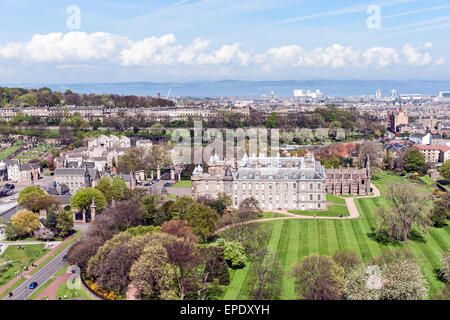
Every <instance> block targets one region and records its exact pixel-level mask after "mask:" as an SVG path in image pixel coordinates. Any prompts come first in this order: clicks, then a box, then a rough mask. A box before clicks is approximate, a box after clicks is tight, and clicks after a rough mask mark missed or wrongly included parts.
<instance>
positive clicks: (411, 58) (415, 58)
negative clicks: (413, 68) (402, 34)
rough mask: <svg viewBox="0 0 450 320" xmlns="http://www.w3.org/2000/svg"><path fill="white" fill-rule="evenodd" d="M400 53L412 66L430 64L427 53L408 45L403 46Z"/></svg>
mask: <svg viewBox="0 0 450 320" xmlns="http://www.w3.org/2000/svg"><path fill="white" fill-rule="evenodd" d="M402 53H403V56H404V57H405V58H406V60H407V61H408V63H409V64H412V65H419V66H421V65H427V64H430V62H431V60H432V58H431V55H430V54H429V53H428V52H424V53H422V52H420V50H419V49H417V48H414V47H413V46H411V45H409V44H405V45H404V46H403V48H402Z"/></svg>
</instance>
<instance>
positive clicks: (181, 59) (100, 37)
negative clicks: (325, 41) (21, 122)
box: [0, 32, 444, 72]
mask: <svg viewBox="0 0 450 320" xmlns="http://www.w3.org/2000/svg"><path fill="white" fill-rule="evenodd" d="M210 47H211V41H209V40H205V39H200V38H197V39H195V40H194V41H192V43H190V44H188V45H180V44H178V43H177V39H176V37H175V35H174V34H166V35H162V36H160V37H157V36H152V37H148V38H145V39H143V40H141V41H135V42H133V41H130V40H129V39H127V38H125V37H121V36H117V35H113V34H109V33H104V32H96V33H91V34H88V33H85V32H69V33H66V34H62V33H50V34H46V35H39V34H36V35H34V36H33V37H32V38H31V39H30V40H29V41H28V42H24V43H20V42H11V43H8V44H6V45H3V46H1V45H0V59H1V60H2V61H8V60H13V61H20V62H24V63H44V64H56V65H59V66H71V67H72V66H74V67H75V66H76V65H77V64H79V65H80V66H81V65H83V66H86V65H89V64H90V63H91V64H92V65H98V64H99V62H101V63H106V64H108V63H109V64H110V65H112V66H114V65H121V66H124V67H128V66H138V67H141V66H194V67H195V66H197V67H198V66H210V65H214V66H217V68H216V69H214V70H215V71H217V70H219V68H223V70H229V71H230V72H231V70H232V68H233V66H235V67H241V66H245V67H249V68H254V69H255V70H261V71H265V72H271V71H275V70H276V69H277V68H333V69H337V68H346V67H353V68H361V67H379V68H382V67H386V66H391V65H412V66H425V65H430V64H432V63H433V64H442V63H444V59H442V58H441V59H438V60H436V61H433V59H432V57H431V55H430V53H429V52H428V50H430V49H431V48H432V43H431V42H427V43H425V44H424V45H423V46H421V47H414V46H412V45H410V44H405V45H404V46H403V47H401V49H395V48H387V47H372V48H368V49H365V50H362V49H354V48H352V47H351V46H343V45H340V44H333V45H331V46H329V47H317V48H313V49H309V50H307V49H305V48H303V47H301V46H299V45H296V44H292V45H286V46H282V47H273V48H270V49H268V50H266V51H265V52H262V53H255V54H251V53H249V52H247V51H245V50H244V49H242V45H241V44H239V43H233V44H224V45H221V46H220V47H218V49H214V48H210ZM198 69H200V68H198ZM227 72H228V71H227Z"/></svg>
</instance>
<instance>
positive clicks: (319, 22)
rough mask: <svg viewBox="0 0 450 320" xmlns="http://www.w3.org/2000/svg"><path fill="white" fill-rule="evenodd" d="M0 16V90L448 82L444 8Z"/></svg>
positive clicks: (360, 5)
mask: <svg viewBox="0 0 450 320" xmlns="http://www.w3.org/2000/svg"><path fill="white" fill-rule="evenodd" d="M69 6H77V7H78V8H79V10H80V15H79V17H80V19H79V20H78V19H75V20H74V19H72V20H70V21H72V22H73V21H80V28H79V29H78V28H75V29H74V28H71V29H69V28H68V25H67V21H68V19H71V18H73V17H74V16H73V13H74V11H71V12H70V13H67V9H68V7H69ZM370 6H372V9H373V10H371V11H370V12H369V13H368V12H367V10H368V8H369V7H370ZM373 6H375V7H373ZM0 10H1V12H2V13H3V14H2V19H1V20H0V82H1V83H30V82H39V83H74V82H116V81H117V82H119V81H189V80H218V79H243V80H285V79H299V80H304V79H399V80H400V79H437V80H449V79H450V78H449V71H450V67H449V61H448V58H449V57H450V55H449V54H450V47H449V41H448V38H449V37H448V32H449V31H450V1H448V0H447V1H443V0H439V1H438V0H431V1H413V0H383V1H372V2H370V1H369V2H364V1H317V0H316V1H313V0H296V1H294V0H278V1H276V0H165V1H162V0H156V1H135V0H131V1H117V0H114V1H107V0H102V1H74V0H72V1H61V0H54V1H45V0H41V1H31V0H0ZM374 10H375V11H374ZM377 10H379V12H380V17H381V18H380V19H377V16H376V13H377ZM371 17H372V18H373V19H372V20H370V21H372V22H373V23H372V24H370V23H369V25H368V19H370V18H371ZM370 21H369V22H370ZM377 21H380V25H379V27H378V26H377V25H376V22H377ZM72 25H73V24H72Z"/></svg>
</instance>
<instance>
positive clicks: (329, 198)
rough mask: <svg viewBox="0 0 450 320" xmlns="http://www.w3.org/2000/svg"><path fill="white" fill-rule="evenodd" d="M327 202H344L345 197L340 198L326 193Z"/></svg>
mask: <svg viewBox="0 0 450 320" xmlns="http://www.w3.org/2000/svg"><path fill="white" fill-rule="evenodd" d="M327 202H334V203H335V204H345V199H341V198H339V197H336V196H335V195H332V194H327Z"/></svg>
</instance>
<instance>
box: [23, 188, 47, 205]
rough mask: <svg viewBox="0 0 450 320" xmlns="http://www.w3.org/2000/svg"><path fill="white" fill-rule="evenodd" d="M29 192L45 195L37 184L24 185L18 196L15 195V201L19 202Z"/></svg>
mask: <svg viewBox="0 0 450 320" xmlns="http://www.w3.org/2000/svg"><path fill="white" fill-rule="evenodd" d="M29 193H35V194H36V195H42V196H43V195H46V193H45V191H44V190H42V189H41V188H39V187H37V186H28V187H25V188H24V189H23V190H22V191H20V193H19V196H18V197H17V201H18V202H19V204H21V203H22V202H23V201H24V197H25V195H27V194H29Z"/></svg>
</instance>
